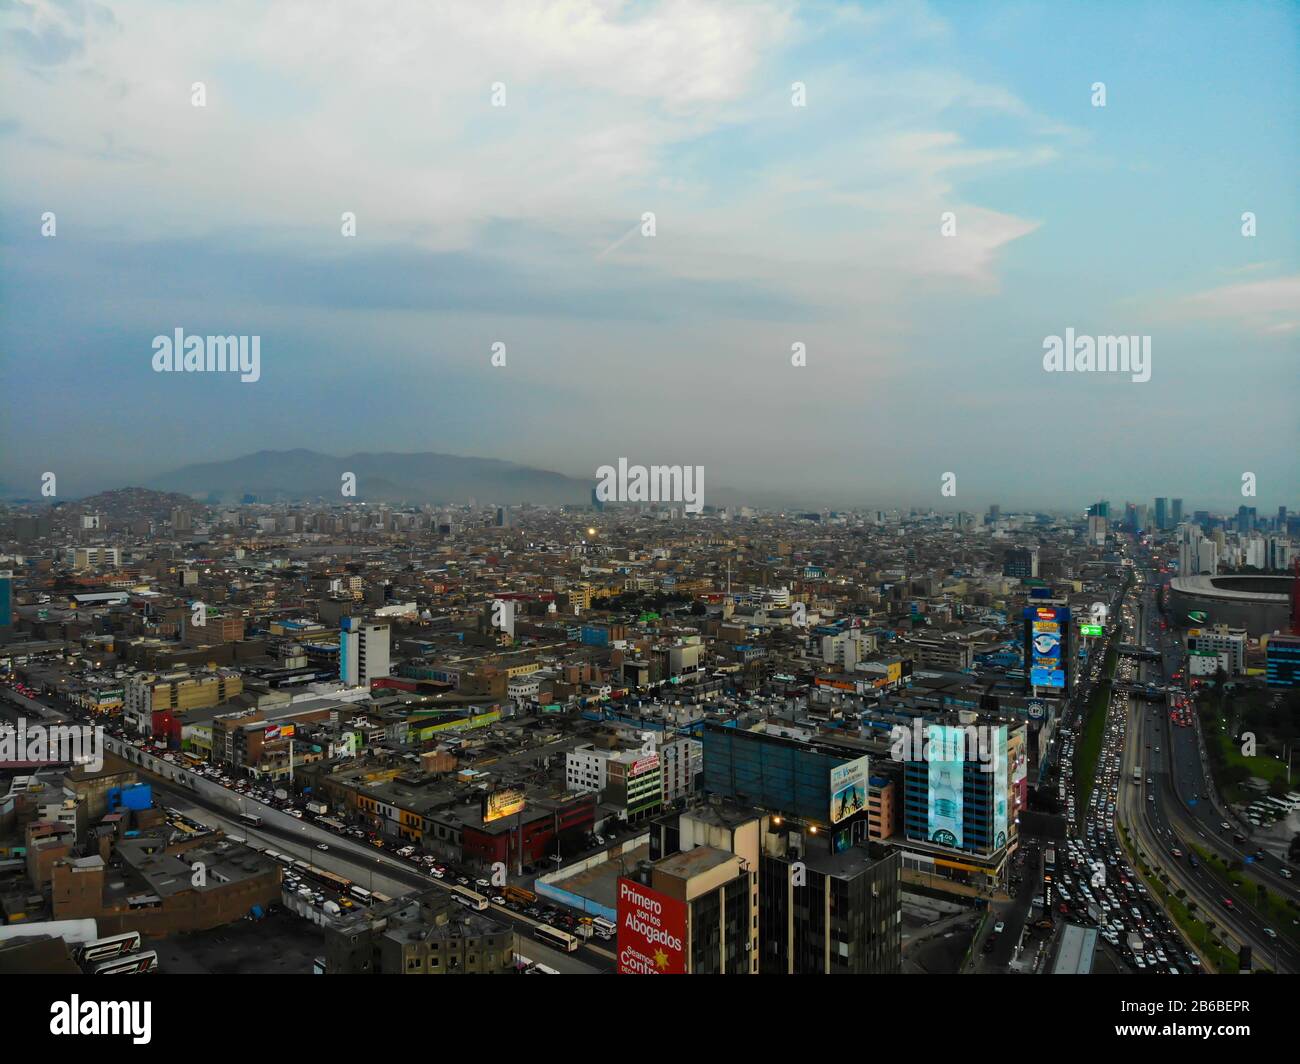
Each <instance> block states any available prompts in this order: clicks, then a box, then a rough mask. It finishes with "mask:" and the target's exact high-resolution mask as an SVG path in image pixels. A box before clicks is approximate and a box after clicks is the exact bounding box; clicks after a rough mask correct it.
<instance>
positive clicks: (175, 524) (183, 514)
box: [172, 506, 194, 532]
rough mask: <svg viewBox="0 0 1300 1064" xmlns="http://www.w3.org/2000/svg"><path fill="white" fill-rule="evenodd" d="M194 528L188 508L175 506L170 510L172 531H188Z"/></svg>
mask: <svg viewBox="0 0 1300 1064" xmlns="http://www.w3.org/2000/svg"><path fill="white" fill-rule="evenodd" d="M193 529H194V518H193V517H192V516H191V515H190V512H189V511H188V510H185V509H182V508H181V507H179V506H177V507H175V508H174V509H173V510H172V531H173V532H190V531H193Z"/></svg>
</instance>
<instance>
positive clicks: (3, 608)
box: [0, 569, 14, 634]
mask: <svg viewBox="0 0 1300 1064" xmlns="http://www.w3.org/2000/svg"><path fill="white" fill-rule="evenodd" d="M13 623H14V574H13V570H12V569H0V634H3V630H5V629H8V628H12V627H13Z"/></svg>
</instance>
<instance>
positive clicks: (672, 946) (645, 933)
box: [618, 877, 686, 975]
mask: <svg viewBox="0 0 1300 1064" xmlns="http://www.w3.org/2000/svg"><path fill="white" fill-rule="evenodd" d="M618 974H619V975H685V974H686V903H685V902H683V901H678V900H677V899H676V898H670V897H668V895H667V894H662V893H660V892H659V891H657V890H651V889H650V888H649V887H643V886H642V885H641V884H640V883H637V882H636V881H635V880H631V879H626V878H623V877H620V878H619V881H618Z"/></svg>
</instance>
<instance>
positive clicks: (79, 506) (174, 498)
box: [57, 488, 202, 523]
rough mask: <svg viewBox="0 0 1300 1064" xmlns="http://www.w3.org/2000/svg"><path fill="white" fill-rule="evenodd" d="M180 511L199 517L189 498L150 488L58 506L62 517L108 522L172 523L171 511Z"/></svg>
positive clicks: (118, 490)
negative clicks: (143, 520)
mask: <svg viewBox="0 0 1300 1064" xmlns="http://www.w3.org/2000/svg"><path fill="white" fill-rule="evenodd" d="M178 507H179V508H180V509H182V510H188V511H189V512H190V513H192V514H193V513H198V512H199V511H200V510H201V509H202V507H201V506H199V505H198V504H197V503H196V502H195V501H194V500H193V499H192V498H190V497H189V496H188V495H185V494H180V493H176V492H167V491H152V490H150V489H149V488H116V489H114V490H113V491H101V492H100V493H99V494H97V495H88V496H86V497H85V498H83V499H77V500H76V501H75V502H69V503H62V504H58V506H57V508H58V509H59V510H61V511H62V512H63V513H70V514H78V513H83V514H101V515H103V516H104V517H107V518H108V519H109V521H110V522H112V523H116V522H119V521H127V520H131V519H134V518H137V517H150V518H152V519H153V520H155V521H167V520H170V519H171V515H172V511H173V510H175V509H177V508H178Z"/></svg>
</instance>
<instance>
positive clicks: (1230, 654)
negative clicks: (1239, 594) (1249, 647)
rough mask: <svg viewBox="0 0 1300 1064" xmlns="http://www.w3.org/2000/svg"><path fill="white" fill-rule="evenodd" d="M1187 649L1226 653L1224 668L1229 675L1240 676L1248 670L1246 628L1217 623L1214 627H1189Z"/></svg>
mask: <svg viewBox="0 0 1300 1064" xmlns="http://www.w3.org/2000/svg"><path fill="white" fill-rule="evenodd" d="M1187 649H1188V650H1189V651H1209V652H1210V653H1213V654H1219V653H1225V654H1226V655H1227V661H1226V664H1225V665H1224V668H1225V669H1226V670H1227V672H1228V675H1229V676H1240V675H1241V674H1242V673H1243V672H1245V671H1246V629H1244V628H1229V627H1228V626H1227V625H1226V624H1216V625H1215V626H1214V627H1213V628H1192V629H1189V630H1188V632H1187ZM1212 671H1213V670H1211V672H1212Z"/></svg>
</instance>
